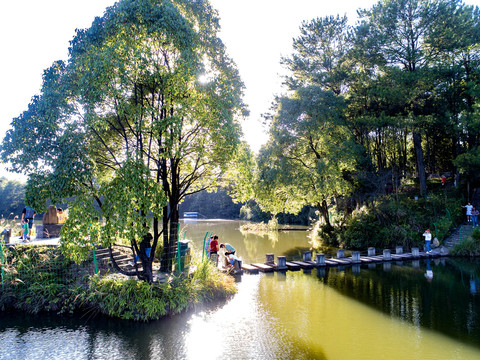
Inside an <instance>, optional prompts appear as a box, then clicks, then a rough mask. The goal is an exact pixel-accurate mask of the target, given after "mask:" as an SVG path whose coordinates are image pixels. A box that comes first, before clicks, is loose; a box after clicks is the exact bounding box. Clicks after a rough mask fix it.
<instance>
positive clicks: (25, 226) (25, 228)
mask: <svg viewBox="0 0 480 360" xmlns="http://www.w3.org/2000/svg"><path fill="white" fill-rule="evenodd" d="M29 229H30V228H29V227H28V222H27V221H25V222H24V223H23V224H22V240H23V241H24V242H28V240H30V238H29V237H28V231H29Z"/></svg>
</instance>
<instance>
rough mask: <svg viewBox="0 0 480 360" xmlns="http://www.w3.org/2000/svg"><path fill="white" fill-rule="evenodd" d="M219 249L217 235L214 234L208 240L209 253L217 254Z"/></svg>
mask: <svg viewBox="0 0 480 360" xmlns="http://www.w3.org/2000/svg"><path fill="white" fill-rule="evenodd" d="M219 250H220V247H219V246H218V236H217V235H215V236H213V239H212V241H210V248H209V251H210V255H212V254H218V251H219ZM209 257H210V256H209Z"/></svg>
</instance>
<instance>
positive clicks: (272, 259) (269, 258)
mask: <svg viewBox="0 0 480 360" xmlns="http://www.w3.org/2000/svg"><path fill="white" fill-rule="evenodd" d="M265 257H266V260H265V264H273V263H274V262H275V255H274V254H267V255H265Z"/></svg>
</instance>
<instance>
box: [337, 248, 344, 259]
mask: <svg viewBox="0 0 480 360" xmlns="http://www.w3.org/2000/svg"><path fill="white" fill-rule="evenodd" d="M344 257H345V250H343V249H338V250H337V259H343V258H344Z"/></svg>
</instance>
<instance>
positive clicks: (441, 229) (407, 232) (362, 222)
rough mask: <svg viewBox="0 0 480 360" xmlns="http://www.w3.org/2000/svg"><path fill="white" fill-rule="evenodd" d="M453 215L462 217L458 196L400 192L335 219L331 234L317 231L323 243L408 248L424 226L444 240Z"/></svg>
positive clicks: (419, 241) (416, 242)
mask: <svg viewBox="0 0 480 360" xmlns="http://www.w3.org/2000/svg"><path fill="white" fill-rule="evenodd" d="M457 219H462V212H461V200H458V199H457V198H452V199H446V198H445V194H444V193H443V192H442V193H441V194H435V193H432V194H431V195H430V196H429V197H428V198H426V199H419V200H414V199H413V198H411V197H408V196H405V195H403V196H399V201H394V199H393V198H391V197H389V196H384V197H381V198H378V199H377V200H376V201H374V202H371V203H369V204H368V205H365V206H363V207H362V208H361V209H357V210H355V211H354V212H353V213H352V214H351V216H349V217H348V218H346V219H344V220H343V222H341V223H340V222H339V223H337V224H336V227H335V231H334V232H333V234H332V233H330V234H326V233H324V232H322V231H321V230H318V232H317V234H318V235H319V236H320V237H321V240H322V243H323V245H327V244H335V243H337V244H338V245H339V246H341V247H344V248H348V249H366V248H367V247H370V246H372V247H377V248H392V247H394V246H397V245H401V246H403V247H406V248H410V247H413V246H420V245H421V244H422V243H423V238H422V236H421V234H423V232H424V231H425V229H427V228H430V229H431V230H432V232H433V233H434V235H435V236H436V237H437V238H438V239H439V241H442V240H444V239H445V238H446V237H448V236H449V235H450V232H451V230H452V229H453V228H454V227H455V221H457ZM332 237H336V238H332Z"/></svg>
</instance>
